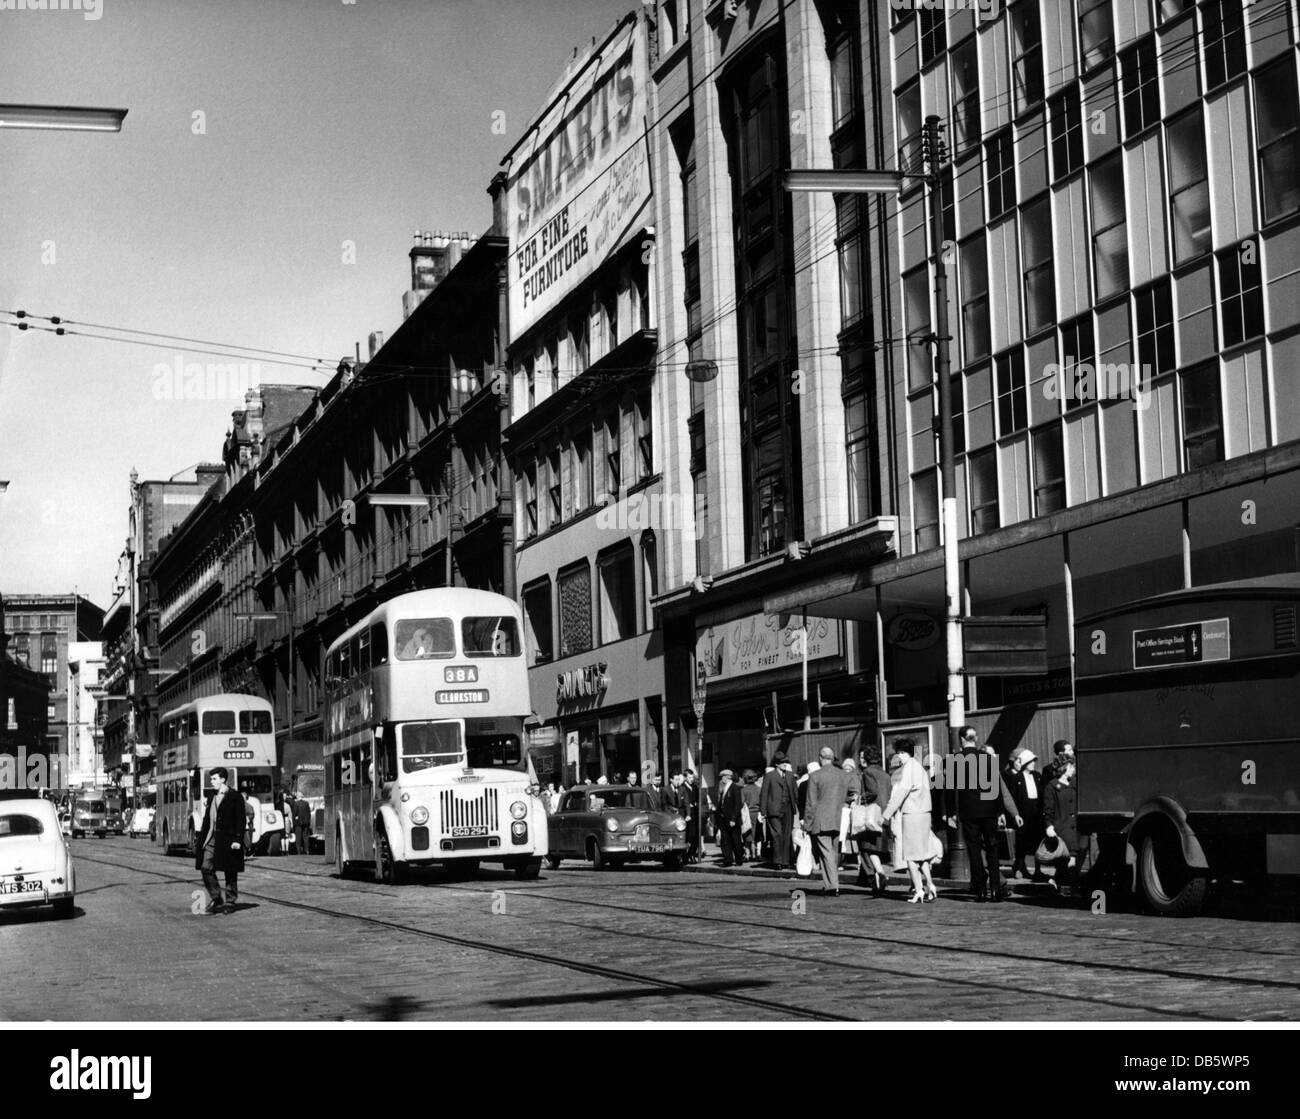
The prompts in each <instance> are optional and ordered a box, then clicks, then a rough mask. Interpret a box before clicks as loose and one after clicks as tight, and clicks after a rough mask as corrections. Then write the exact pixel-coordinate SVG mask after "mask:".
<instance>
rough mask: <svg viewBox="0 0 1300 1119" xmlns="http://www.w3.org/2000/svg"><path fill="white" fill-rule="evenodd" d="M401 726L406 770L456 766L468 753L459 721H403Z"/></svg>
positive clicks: (415, 771)
mask: <svg viewBox="0 0 1300 1119" xmlns="http://www.w3.org/2000/svg"><path fill="white" fill-rule="evenodd" d="M398 729H399V737H398V743H399V746H400V750H401V756H402V772H403V773H419V772H420V770H422V769H432V768H433V767H434V766H438V765H455V764H457V763H458V762H460V760H461V758H462V757H463V756H464V753H463V751H462V749H461V743H460V724H459V723H402V724H401V726H400V727H399V728H398Z"/></svg>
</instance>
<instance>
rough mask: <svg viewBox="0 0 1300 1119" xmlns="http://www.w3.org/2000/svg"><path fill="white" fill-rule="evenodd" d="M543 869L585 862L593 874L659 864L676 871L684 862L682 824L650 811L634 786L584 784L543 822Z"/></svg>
mask: <svg viewBox="0 0 1300 1119" xmlns="http://www.w3.org/2000/svg"><path fill="white" fill-rule="evenodd" d="M547 828H548V833H547V845H548V849H549V852H550V853H549V854H548V855H547V856H546V861H547V864H548V865H549V866H550V867H551V868H552V869H554V868H556V867H558V866H559V865H560V862H561V860H563V859H586V860H588V861H589V862H590V863H591V865H592V866H593V867H594V868H595V869H596V870H601V869H603V868H604V867H616V866H621V865H622V864H623V863H626V862H661V863H663V864H664V866H665V867H666V868H667V869H669V870H680V869H681V867H682V863H683V862H684V861H685V858H686V821H685V820H683V819H682V818H681V817H680V816H678V815H677V814H676V813H674V812H660V811H658V810H657V809H655V808H653V807H652V806H651V800H650V794H649V793H648V792H647V791H646V790H645V789H643V788H639V787H638V786H636V785H583V786H581V787H579V788H575V789H571V790H570V791H569V792H567V793H565V794H564V796H563V798H562V799H561V801H560V807H559V810H558V811H556V812H554V813H552V815H551V816H550V817H549V818H548V821H547Z"/></svg>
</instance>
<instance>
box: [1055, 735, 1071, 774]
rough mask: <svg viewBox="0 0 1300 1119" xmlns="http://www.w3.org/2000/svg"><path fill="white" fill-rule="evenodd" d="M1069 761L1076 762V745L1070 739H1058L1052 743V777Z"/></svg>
mask: <svg viewBox="0 0 1300 1119" xmlns="http://www.w3.org/2000/svg"><path fill="white" fill-rule="evenodd" d="M1067 761H1071V762H1072V761H1074V744H1073V743H1072V742H1071V741H1070V740H1069V739H1068V738H1058V739H1057V740H1056V741H1055V742H1053V743H1052V775H1053V776H1055V774H1056V771H1057V770H1058V769H1059V768H1060V767H1061V766H1062V765H1063V764H1064V763H1065V762H1067Z"/></svg>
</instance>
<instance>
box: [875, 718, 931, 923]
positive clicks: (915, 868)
mask: <svg viewBox="0 0 1300 1119" xmlns="http://www.w3.org/2000/svg"><path fill="white" fill-rule="evenodd" d="M893 748H894V756H895V757H897V756H900V755H901V756H902V757H903V761H902V763H901V764H900V765H899V767H898V776H897V778H896V779H895V781H894V787H893V791H892V792H891V793H890V797H889V804H888V806H887V807H886V808H885V819H886V820H887V821H892V820H894V819H896V818H897V819H898V820H899V827H898V833H899V853H900V854H901V855H902V857H903V858H904V859H906V860H907V873H908V874H909V875H910V876H911V879H912V896H911V897H910V898H908V899H907V900H908V902H909V903H911V904H912V905H915V904H917V903H918V902H923V901H934V899H935V898H936V897H938V893H937V892H936V891H935V888H934V883H933V881H931V880H930V867H929V863H930V860H931V859H932V858H933V857H934V849H933V846H932V840H933V837H934V833H933V832H932V831H931V830H930V775H929V774H928V773H926V772H925V769H924V768H923V767H922V765H921V763H920V762H918V761H917V760H916V743H915V742H914V741H913V740H912V739H910V738H896V739H895V740H894V742H893Z"/></svg>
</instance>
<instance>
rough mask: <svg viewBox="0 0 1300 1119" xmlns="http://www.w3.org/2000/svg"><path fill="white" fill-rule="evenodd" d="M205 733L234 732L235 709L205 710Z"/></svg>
mask: <svg viewBox="0 0 1300 1119" xmlns="http://www.w3.org/2000/svg"><path fill="white" fill-rule="evenodd" d="M203 733H204V734H234V733H235V713H234V712H233V711H205V712H203Z"/></svg>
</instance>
